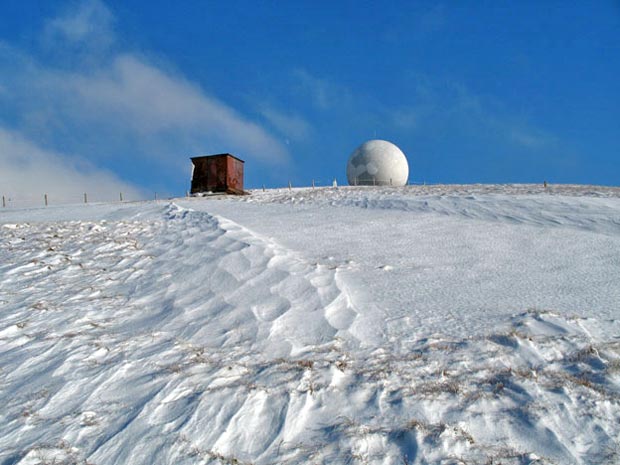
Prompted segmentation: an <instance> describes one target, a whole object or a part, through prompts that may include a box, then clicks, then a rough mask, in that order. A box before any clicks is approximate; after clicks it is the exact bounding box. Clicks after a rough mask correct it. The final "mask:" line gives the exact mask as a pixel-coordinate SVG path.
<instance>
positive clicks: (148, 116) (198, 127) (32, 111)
mask: <svg viewBox="0 0 620 465" xmlns="http://www.w3.org/2000/svg"><path fill="white" fill-rule="evenodd" d="M114 23H115V19H114V15H113V13H112V12H111V11H110V10H109V9H108V8H107V6H106V5H105V4H104V3H102V2H101V1H99V0H87V1H85V2H81V3H79V4H77V8H74V9H73V10H72V11H71V12H68V13H65V14H62V15H61V16H59V17H58V18H53V19H50V20H49V21H48V23H47V25H46V27H45V29H44V31H42V36H43V38H44V42H45V43H47V44H48V46H49V44H52V45H53V51H52V52H50V51H49V50H48V49H42V50H41V51H40V53H39V52H37V51H36V50H29V51H25V50H23V49H18V48H16V47H14V46H11V45H10V44H6V43H4V44H2V43H0V89H3V90H4V91H3V92H1V93H0V104H2V106H3V107H4V109H5V110H6V111H4V112H3V114H2V115H0V126H2V125H4V126H5V127H11V128H14V130H16V131H18V132H19V134H20V137H21V139H20V140H21V141H22V142H21V143H22V145H23V144H26V143H30V144H31V145H32V146H33V147H38V148H39V150H38V151H37V153H38V157H39V163H38V164H41V163H40V161H41V160H42V159H43V158H44V157H45V156H47V155H49V156H54V165H55V166H57V165H58V164H61V163H64V162H66V160H67V159H68V158H69V157H66V156H63V155H62V153H63V152H66V151H68V152H70V153H72V154H76V155H75V156H81V157H82V159H83V160H86V159H88V160H89V162H88V164H80V163H77V164H73V165H71V166H67V169H68V170H69V171H70V172H72V173H74V174H75V173H79V171H80V169H81V168H82V167H83V166H87V165H88V166H90V167H91V168H92V166H94V165H97V164H101V163H102V162H103V161H104V160H107V162H106V163H105V164H106V165H107V166H112V167H113V166H114V163H110V162H109V160H110V158H117V159H120V158H121V157H123V158H124V161H123V163H125V165H126V164H127V157H130V158H131V159H132V160H133V164H145V165H146V166H151V167H152V166H159V167H160V169H162V170H167V173H168V175H169V176H171V177H172V176H177V177H182V178H183V180H184V181H185V178H186V173H185V171H186V168H187V166H186V165H187V163H188V160H187V157H188V156H191V155H197V154H201V153H209V152H211V153H213V152H233V153H236V154H238V155H239V156H241V157H242V158H245V159H250V160H255V161H257V162H260V163H267V164H287V163H288V162H289V160H290V155H289V153H288V150H287V148H286V146H285V144H283V143H282V142H281V141H280V140H278V139H277V138H276V137H275V136H274V135H272V134H271V133H270V132H269V131H268V130H267V129H265V128H264V127H262V126H261V125H260V124H259V123H258V122H257V121H254V120H253V119H252V118H250V117H249V116H246V115H244V114H243V113H242V112H241V111H239V110H237V109H235V108H233V107H232V106H230V105H228V104H226V103H225V102H223V101H222V100H220V99H218V98H217V97H216V96H214V95H210V94H209V93H207V92H205V91H204V90H203V89H202V88H201V86H200V85H199V84H198V83H196V82H192V80H191V79H188V78H187V77H184V76H183V75H182V74H181V73H179V72H178V71H175V70H173V68H172V67H169V66H166V65H162V64H161V62H160V61H159V62H155V61H154V60H152V59H147V58H146V57H145V56H144V55H141V54H137V53H134V52H132V51H131V50H119V46H118V43H122V41H117V40H116V35H115V32H114ZM113 43H115V44H116V45H114V46H113V47H111V44H113ZM48 48H49V47H48ZM50 54H51V55H52V57H54V56H57V55H62V58H63V59H62V60H55V59H50ZM85 54H86V56H85ZM67 57H68V58H67ZM72 57H73V58H72ZM269 116H270V117H271V122H272V124H273V125H274V126H276V125H277V124H276V121H275V120H276V119H277V115H275V114H273V113H272V114H270V115H269ZM266 117H267V116H266ZM278 123H279V125H280V127H283V124H284V123H285V121H284V120H283V119H281V120H280V121H278ZM302 126H303V123H302V121H301V119H299V120H294V119H293V120H292V125H291V126H290V127H289V129H292V130H294V131H296V132H297V133H300V131H301V132H303V127H302ZM4 136H5V138H6V137H7V133H6V132H5V133H4ZM15 147H16V145H15V144H11V145H7V144H5V146H4V150H9V149H15ZM4 157H5V158H6V155H5V156H4ZM153 163H154V164H155V165H153ZM91 168H89V169H90V174H92V173H95V170H93V169H91ZM51 173H52V174H58V176H59V180H60V179H62V180H61V181H59V182H60V183H64V178H63V177H62V176H60V173H59V172H57V171H52V172H51ZM13 174H19V173H18V172H17V171H14V172H13ZM90 174H89V175H90ZM48 179H50V180H51V179H53V177H52V176H48ZM142 182H144V181H142ZM146 182H148V181H146ZM18 187H19V186H18V185H16V186H15V188H18Z"/></svg>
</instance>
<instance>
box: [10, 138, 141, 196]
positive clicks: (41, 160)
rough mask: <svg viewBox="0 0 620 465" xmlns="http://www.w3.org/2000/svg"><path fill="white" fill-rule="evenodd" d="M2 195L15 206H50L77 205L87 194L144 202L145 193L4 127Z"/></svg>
mask: <svg viewBox="0 0 620 465" xmlns="http://www.w3.org/2000/svg"><path fill="white" fill-rule="evenodd" d="M0 166H1V167H2V169H1V170H0V194H1V195H4V196H5V197H6V198H7V199H9V200H10V202H12V203H13V204H14V205H17V206H26V205H41V204H42V201H43V195H44V194H48V196H49V199H50V202H54V203H77V202H81V201H82V200H83V194H84V193H87V194H88V198H89V199H90V200H91V201H97V200H99V201H102V200H115V199H118V198H119V193H121V192H122V193H123V195H124V198H125V199H128V200H130V199H141V198H144V193H143V192H141V191H140V190H139V189H136V188H135V187H134V186H132V185H131V184H129V183H127V182H124V181H122V180H121V179H119V178H118V177H117V176H115V175H114V174H112V173H110V172H109V171H106V170H102V169H100V168H97V167H95V166H93V165H91V164H89V163H87V162H85V161H84V160H83V159H79V158H74V159H71V158H69V157H67V156H65V155H62V154H60V153H58V152H54V151H49V150H45V149H43V148H41V147H39V146H37V145H36V144H34V143H33V142H31V141H29V140H27V139H25V138H24V137H23V136H22V135H21V134H19V133H18V132H16V131H13V130H9V129H6V128H2V127H0Z"/></svg>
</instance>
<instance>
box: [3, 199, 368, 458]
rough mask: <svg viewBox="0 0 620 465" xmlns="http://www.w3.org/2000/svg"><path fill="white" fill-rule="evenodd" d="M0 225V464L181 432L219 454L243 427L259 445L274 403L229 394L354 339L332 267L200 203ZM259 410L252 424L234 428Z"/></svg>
mask: <svg viewBox="0 0 620 465" xmlns="http://www.w3.org/2000/svg"><path fill="white" fill-rule="evenodd" d="M141 216H144V215H141ZM1 231H2V239H3V244H5V245H4V247H3V248H2V259H3V260H2V266H1V268H0V276H2V277H3V282H2V291H1V292H0V303H1V304H2V327H1V329H0V341H1V345H0V356H1V357H2V360H3V364H2V369H3V380H2V381H1V382H0V390H1V391H0V392H1V393H2V394H1V396H2V398H3V405H5V408H4V409H3V411H2V413H1V415H2V418H1V420H0V437H1V438H2V440H1V443H2V446H1V447H0V451H2V452H0V463H39V462H40V461H42V460H43V459H45V457H55V460H57V461H58V458H59V457H60V458H62V457H64V455H67V454H68V455H67V457H70V458H71V460H70V461H78V459H80V460H86V459H88V460H89V461H90V462H93V463H99V462H101V463H154V461H155V457H156V456H157V455H158V453H159V452H158V451H159V450H160V449H161V448H162V447H164V446H170V445H172V444H181V445H183V444H184V443H183V442H181V443H179V438H180V437H182V435H183V434H185V435H187V434H188V433H187V432H185V433H183V431H190V432H192V431H193V432H196V431H199V432H200V437H201V438H202V439H203V442H201V443H206V444H210V449H213V450H221V451H223V453H228V452H232V451H234V450H235V448H236V447H237V446H238V443H239V442H245V439H249V437H247V438H246V436H252V437H251V445H250V446H248V445H247V444H245V445H244V448H245V449H244V450H247V451H248V452H249V453H251V454H256V453H259V452H261V451H263V450H264V449H266V448H268V447H269V446H270V445H271V443H272V442H273V437H274V436H276V435H277V429H278V428H279V426H278V425H279V424H280V422H279V421H276V419H274V418H272V416H270V415H271V412H272V409H273V408H275V410H276V412H275V413H273V415H275V416H276V417H277V416H278V415H285V413H286V402H284V403H282V401H281V400H279V401H278V403H277V404H276V405H275V406H274V405H268V404H265V400H266V398H265V396H264V395H262V394H260V391H258V392H256V393H255V394H253V395H252V396H250V397H247V398H246V396H245V395H244V396H239V395H233V393H235V392H236V393H239V392H244V393H245V392H246V390H248V389H252V390H253V391H254V390H255V388H254V387H252V386H254V385H255V384H256V383H259V382H260V380H261V378H262V376H264V375H261V372H262V371H265V370H267V369H268V368H269V367H271V366H272V365H274V363H275V365H276V366H277V367H279V369H282V367H287V366H289V365H293V366H297V365H296V363H297V362H296V361H295V357H296V356H297V355H299V354H302V353H303V352H304V351H307V350H308V349H309V348H310V347H311V348H313V349H316V348H317V347H321V346H322V345H325V344H328V343H330V344H331V343H333V341H334V338H337V339H339V340H341V341H342V343H343V344H344V343H345V341H348V342H349V343H352V344H354V343H355V338H354V337H353V336H351V335H350V334H349V333H348V332H347V328H348V327H349V326H350V325H351V323H352V322H353V320H354V319H355V315H356V313H355V311H354V309H353V308H352V307H351V305H350V303H349V300H348V298H347V295H346V293H345V292H343V291H342V290H341V289H340V287H339V286H338V285H337V284H336V282H335V277H334V274H335V271H334V270H330V269H328V268H327V267H325V266H321V265H316V264H310V263H305V262H304V261H303V260H301V259H299V258H297V257H295V254H293V253H292V252H290V251H287V250H285V249H283V248H281V247H278V246H277V245H276V244H273V243H269V242H266V241H265V240H263V239H261V238H259V237H256V236H254V235H252V234H251V233H250V232H249V231H247V230H244V229H243V228H242V227H240V226H238V225H236V224H234V223H232V222H230V221H226V220H223V219H220V218H216V217H213V216H211V215H208V214H206V213H198V212H192V211H189V210H187V209H182V208H180V207H178V206H176V205H174V204H171V205H169V206H167V207H165V208H164V209H163V211H162V212H161V213H160V214H159V218H158V217H157V215H150V216H148V215H147V217H146V219H145V218H136V217H135V216H134V217H130V218H128V219H125V220H122V221H113V222H109V221H98V222H81V221H76V222H63V223H56V224H54V223H52V224H46V223H43V224H21V225H4V227H3V228H2V229H1ZM67 289H70V294H67V292H66V290H67ZM274 360H277V362H274ZM252 371H253V376H248V373H252ZM286 379H287V378H286V377H285V379H283V380H282V383H284V382H285V381H286ZM244 398H245V400H243V401H242V402H241V403H239V402H240V400H241V399H244ZM283 399H284V400H285V399H286V397H284V398H283ZM244 405H245V407H243V406H244ZM261 405H262V406H263V407H260V406H261ZM278 405H279V407H278ZM261 408H263V409H266V411H267V412H268V414H266V415H264V416H260V415H259V424H255V425H254V426H256V427H257V428H258V430H254V428H252V429H247V428H241V429H239V428H235V427H234V425H235V424H236V423H237V422H239V421H241V419H242V418H244V417H245V416H246V415H248V414H249V413H248V412H255V411H256V409H258V410H259V411H260V409H261ZM231 425H232V426H231ZM273 428H276V430H273ZM231 435H233V436H235V435H236V436H239V437H238V438H237V440H231ZM240 435H241V436H240ZM236 436H235V437H236ZM183 437H186V436H183ZM244 438H245V439H244ZM60 443H62V444H65V445H67V444H70V445H71V447H69V448H67V447H58V444H60ZM54 444H56V445H54ZM75 444H77V445H79V447H78V448H75V447H74V445H75ZM179 447H181V446H179ZM179 447H172V448H170V449H169V451H168V453H169V454H170V455H169V456H168V457H167V458H161V459H159V460H163V462H167V463H170V462H171V461H178V460H181V458H182V457H179V454H182V452H181V450H180V449H179ZM183 447H185V446H183ZM213 453H214V454H215V452H213ZM59 454H60V455H59ZM63 454H64V455H63ZM65 458H66V457H65ZM63 460H64V459H63ZM67 460H68V459H67ZM187 460H188V461H189V462H191V460H190V459H187Z"/></svg>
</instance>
